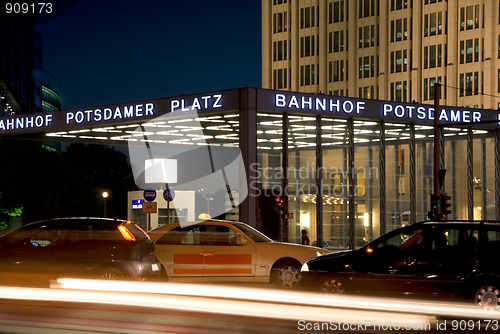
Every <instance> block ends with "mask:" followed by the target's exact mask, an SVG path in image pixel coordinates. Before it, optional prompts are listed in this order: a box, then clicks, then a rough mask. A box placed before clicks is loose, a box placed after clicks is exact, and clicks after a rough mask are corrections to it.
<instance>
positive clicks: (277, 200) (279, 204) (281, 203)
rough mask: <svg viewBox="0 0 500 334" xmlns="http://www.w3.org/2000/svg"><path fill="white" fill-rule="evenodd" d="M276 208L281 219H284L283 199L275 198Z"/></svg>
mask: <svg viewBox="0 0 500 334" xmlns="http://www.w3.org/2000/svg"><path fill="white" fill-rule="evenodd" d="M275 200H276V206H277V207H278V209H279V210H280V215H281V218H285V206H284V204H283V197H276V199H275Z"/></svg>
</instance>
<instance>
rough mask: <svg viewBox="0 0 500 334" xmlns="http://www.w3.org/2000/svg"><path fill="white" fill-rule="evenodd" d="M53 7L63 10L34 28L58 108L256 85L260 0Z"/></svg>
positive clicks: (89, 2) (66, 1) (77, 1)
mask: <svg viewBox="0 0 500 334" xmlns="http://www.w3.org/2000/svg"><path fill="white" fill-rule="evenodd" d="M54 6H61V8H58V11H59V12H61V11H62V12H64V14H63V15H59V16H57V15H54V16H53V17H51V18H50V17H49V18H50V19H49V20H48V21H47V22H40V23H39V24H38V25H37V29H38V31H39V33H40V34H41V36H42V43H43V67H44V70H45V71H47V72H49V73H50V74H51V75H52V76H54V77H55V78H56V79H57V80H58V84H59V90H60V91H59V92H60V94H61V96H62V99H63V109H71V108H77V107H83V106H94V105H101V104H109V103H115V102H128V101H137V100H146V99H151V98H161V97H168V96H175V95H181V94H184V93H186V94H189V93H201V92H209V91H214V90H219V89H230V88H239V87H260V86H261V4H260V0H248V1H236V0H217V1H209V0H182V1H180V0H175V1H172V0H144V1H138V0H59V1H54ZM64 6H65V7H64ZM71 6H73V7H72V8H70V7H71Z"/></svg>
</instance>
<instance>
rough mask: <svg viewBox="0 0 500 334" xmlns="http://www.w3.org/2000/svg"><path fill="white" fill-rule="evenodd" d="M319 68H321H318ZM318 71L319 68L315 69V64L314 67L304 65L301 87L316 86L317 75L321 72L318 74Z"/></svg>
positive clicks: (301, 70)
mask: <svg viewBox="0 0 500 334" xmlns="http://www.w3.org/2000/svg"><path fill="white" fill-rule="evenodd" d="M318 68H319V66H318ZM316 69H317V68H315V65H314V64H313V65H304V66H301V67H300V85H301V86H309V85H314V83H315V75H316V73H317V74H318V75H319V72H317V71H316ZM316 81H317V80H316Z"/></svg>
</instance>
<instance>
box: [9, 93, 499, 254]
mask: <svg viewBox="0 0 500 334" xmlns="http://www.w3.org/2000/svg"><path fill="white" fill-rule="evenodd" d="M191 106H193V107H191ZM132 107H134V109H133V110H134V112H132V111H131V110H132ZM107 110H109V111H110V112H111V111H113V114H112V115H114V116H113V117H115V118H116V119H113V118H110V119H107V120H104V116H106V115H108V114H106V113H105V112H106V111H107ZM144 110H148V111H149V112H150V115H148V114H146V113H145V112H144ZM43 115H44V116H41V115H34V116H33V118H26V116H16V117H11V118H0V135H8V134H15V135H18V136H23V135H24V137H29V136H30V135H35V136H36V137H38V138H39V136H40V134H41V133H43V134H44V135H45V136H48V137H49V138H50V140H51V141H52V140H54V141H55V140H60V141H67V142H71V141H77V142H82V141H84V142H96V141H98V142H99V143H104V144H107V145H117V144H121V145H123V144H126V145H127V146H128V155H129V156H128V158H129V160H130V161H131V164H132V166H131V167H132V169H133V171H134V177H135V183H136V186H137V188H139V189H145V188H146V186H147V185H146V184H139V183H138V181H137V175H139V174H140V173H139V174H138V173H137V171H136V170H134V168H136V169H137V168H138V167H137V166H135V165H134V161H135V160H137V159H139V160H138V161H139V163H138V166H139V167H141V168H143V169H144V168H145V167H144V159H151V158H156V157H157V156H156V155H158V154H159V156H160V157H161V158H171V157H176V158H177V159H179V163H178V170H179V179H178V180H177V182H176V183H175V184H174V187H175V189H176V191H179V198H180V197H181V196H180V195H181V192H182V191H185V192H189V191H191V192H194V195H193V196H192V198H193V202H194V204H192V205H191V206H189V207H192V208H194V209H193V210H194V211H196V215H195V216H197V215H198V214H199V213H209V214H210V215H212V216H217V217H219V218H224V219H231V220H241V221H243V222H246V223H248V224H250V225H252V226H255V227H256V228H258V229H259V230H261V231H262V232H264V233H265V234H267V235H268V236H269V237H271V238H272V239H275V240H283V241H289V242H293V243H300V242H301V233H302V230H306V231H307V232H308V236H309V239H310V241H311V244H312V245H320V246H323V247H327V248H329V249H349V248H355V247H359V246H361V245H363V244H364V243H366V242H368V241H370V240H372V239H374V238H376V237H378V236H379V235H381V234H383V233H386V232H388V231H391V230H393V229H395V228H398V227H400V226H403V225H409V224H413V223H415V222H417V221H422V220H426V219H427V217H428V211H429V210H430V196H431V194H432V193H434V168H433V166H434V165H433V160H434V126H433V108H432V106H429V105H420V104H405V103H404V102H389V101H374V100H370V99H366V100H363V99H353V98H345V97H332V96H326V95H314V94H304V93H289V92H282V91H271V90H260V89H249V88H248V89H240V90H231V91H224V92H219V93H217V94H206V95H191V96H183V97H179V98H168V99H161V100H153V101H146V102H139V103H136V104H127V105H116V106H104V107H99V108H96V109H93V110H89V111H88V114H86V113H84V112H82V111H75V110H69V111H60V112H54V113H44V114H43ZM109 115H111V114H110V113H109ZM439 115H440V116H439V117H440V121H441V122H442V123H441V124H442V126H441V127H440V130H441V135H440V137H439V140H438V143H439V147H440V160H441V165H440V166H439V169H441V170H446V173H445V174H442V187H441V193H446V194H447V195H449V196H451V200H450V203H451V213H450V214H449V215H448V218H449V219H498V218H499V205H498V199H499V198H500V186H499V184H500V144H499V138H500V134H499V133H500V132H499V131H500V130H499V129H497V123H496V122H497V120H498V118H497V117H498V115H497V112H495V111H491V110H479V109H464V108H450V107H445V106H443V107H442V109H440V113H439ZM118 116H120V117H121V119H118ZM146 116H148V117H146ZM166 116H168V117H166ZM30 117H31V116H30ZM126 117H128V118H126ZM64 122H66V123H67V122H70V123H71V124H66V125H64ZM474 123H476V124H474ZM28 124H29V127H28ZM23 127H24V128H23ZM131 147H138V148H139V149H140V150H139V151H140V154H143V152H146V153H147V154H146V155H145V156H144V157H143V156H142V155H141V156H139V155H137V154H138V153H135V151H133V150H132V151H131ZM233 167H235V168H233ZM236 167H237V168H236ZM188 171H189V172H190V173H188V174H186V173H187V172H188ZM144 173H145V171H144ZM142 177H145V176H142ZM160 188H161V187H160ZM158 189H159V188H158ZM158 189H157V190H158ZM130 190H136V191H137V190H138V189H136V188H134V189H129V191H130ZM163 204H165V203H163ZM163 204H162V205H161V206H159V209H161V212H160V217H158V218H159V220H158V222H160V220H161V219H162V217H161V216H162V215H163V216H165V215H164V211H165V210H166V205H163ZM187 207H188V206H184V207H183V206H182V205H181V204H180V203H175V201H174V203H172V207H170V208H171V209H174V208H175V209H179V210H181V211H182V210H184V209H185V208H187ZM181 211H179V212H181ZM182 212H183V213H182V214H178V216H179V217H180V216H187V215H189V214H191V213H190V212H187V211H182ZM174 217H176V216H175V215H174V214H172V215H170V218H174ZM186 219H187V218H186ZM142 220H144V219H142ZM164 220H165V219H164ZM179 220H180V218H179Z"/></svg>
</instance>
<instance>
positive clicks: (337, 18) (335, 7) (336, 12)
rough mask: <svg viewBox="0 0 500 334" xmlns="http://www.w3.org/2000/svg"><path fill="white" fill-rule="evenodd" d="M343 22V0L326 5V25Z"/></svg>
mask: <svg viewBox="0 0 500 334" xmlns="http://www.w3.org/2000/svg"><path fill="white" fill-rule="evenodd" d="M343 21H344V0H342V1H334V2H333V3H332V2H330V3H329V4H328V23H332V22H343Z"/></svg>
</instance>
